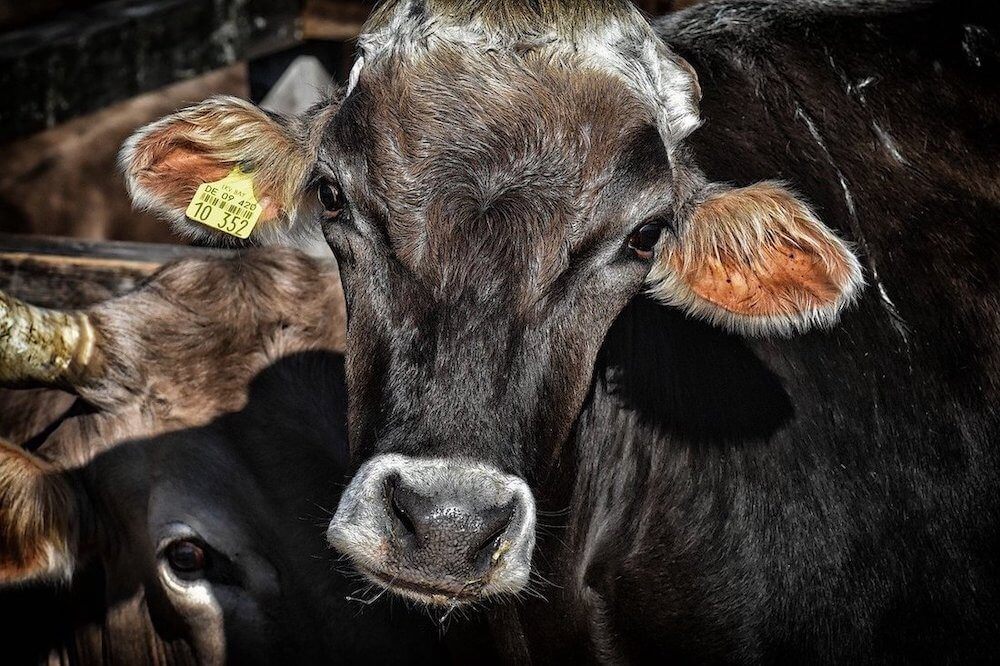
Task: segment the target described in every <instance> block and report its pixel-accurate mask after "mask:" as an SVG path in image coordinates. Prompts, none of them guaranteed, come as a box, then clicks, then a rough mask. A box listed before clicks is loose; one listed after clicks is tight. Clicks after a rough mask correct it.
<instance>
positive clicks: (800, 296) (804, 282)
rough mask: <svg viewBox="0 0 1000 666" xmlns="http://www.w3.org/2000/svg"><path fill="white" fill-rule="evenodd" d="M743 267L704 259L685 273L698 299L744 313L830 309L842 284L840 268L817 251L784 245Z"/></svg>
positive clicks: (730, 260) (843, 276)
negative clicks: (827, 261)
mask: <svg viewBox="0 0 1000 666" xmlns="http://www.w3.org/2000/svg"><path fill="white" fill-rule="evenodd" d="M760 259H761V260H760V262H759V263H757V264H755V265H747V264H745V263H743V262H740V261H738V260H734V258H733V257H732V256H727V255H725V254H722V255H720V256H718V257H709V258H707V260H705V261H703V262H702V263H701V264H700V265H697V266H693V267H692V268H691V270H689V271H688V273H687V275H686V282H687V283H688V286H689V287H690V288H691V290H692V291H694V292H695V293H696V294H697V295H698V296H699V297H701V298H703V299H704V300H706V301H708V302H709V303H712V304H714V305H717V306H718V307H720V308H723V309H724V310H726V311H727V312H731V313H733V314H738V315H744V316H764V317H773V316H781V317H787V316H795V315H796V314H798V313H799V312H802V311H811V310H818V309H822V308H826V307H829V306H830V305H832V304H834V303H836V302H837V300H838V299H839V298H840V294H841V287H842V285H844V283H845V282H846V273H845V269H844V267H842V266H841V267H840V268H838V267H836V266H833V267H831V266H828V265H827V264H826V261H825V260H824V259H823V258H822V257H821V256H819V255H818V254H816V253H814V252H812V251H807V250H803V249H801V248H797V247H794V246H791V245H788V244H781V245H777V246H775V247H773V248H768V249H767V250H766V251H764V252H762V253H761V257H760Z"/></svg>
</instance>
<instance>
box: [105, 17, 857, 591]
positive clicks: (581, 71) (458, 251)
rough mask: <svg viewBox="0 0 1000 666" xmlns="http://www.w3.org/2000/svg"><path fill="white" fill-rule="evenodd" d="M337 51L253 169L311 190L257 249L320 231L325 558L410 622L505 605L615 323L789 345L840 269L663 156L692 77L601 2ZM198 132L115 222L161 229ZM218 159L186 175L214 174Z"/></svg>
mask: <svg viewBox="0 0 1000 666" xmlns="http://www.w3.org/2000/svg"><path fill="white" fill-rule="evenodd" d="M360 45H361V51H362V54H361V56H360V57H359V59H358V61H357V64H356V66H355V68H354V70H353V72H352V75H351V80H350V83H349V86H348V89H347V90H346V92H345V93H344V95H342V96H341V97H340V98H338V100H337V101H336V102H335V103H331V104H329V105H327V106H326V107H325V108H324V109H322V110H319V111H317V112H316V113H313V114H311V116H310V117H309V118H307V119H303V120H299V121H295V122H292V121H281V122H274V123H273V127H275V128H278V127H290V126H294V125H295V124H296V123H299V129H298V130H297V131H296V133H295V136H291V135H289V136H286V138H285V143H284V144H283V145H284V147H283V148H281V149H280V150H277V151H274V152H275V154H280V153H282V152H287V151H292V152H295V154H296V155H297V157H296V160H297V161H298V162H300V163H303V164H304V163H305V162H306V161H309V162H310V163H311V165H312V166H311V167H297V172H301V174H302V175H301V176H297V180H296V182H297V183H299V186H298V187H297V189H295V191H294V193H289V194H286V195H284V196H285V201H286V203H285V204H283V206H281V207H280V208H281V209H282V210H284V211H285V213H284V214H283V217H281V218H280V221H279V223H278V224H276V225H275V226H274V227H272V228H273V229H278V230H288V229H295V228H297V226H299V225H307V226H308V225H310V224H311V225H313V226H314V227H315V228H319V229H322V231H323V233H324V235H325V237H326V239H327V241H328V243H329V244H330V246H331V247H332V248H333V250H334V252H335V253H336V255H337V257H338V259H339V260H340V266H341V273H342V279H343V282H344V287H345V292H346V296H347V300H348V309H349V313H350V317H349V324H348V326H349V328H348V353H347V368H348V383H349V390H350V394H351V403H350V436H351V444H352V448H353V450H354V452H355V454H356V455H357V456H358V458H359V459H360V460H363V461H365V462H364V464H363V465H362V466H361V467H360V469H359V471H358V473H357V474H356V476H355V477H354V480H353V481H352V483H351V485H350V486H349V487H348V489H347V491H346V492H345V494H344V497H343V499H342V500H341V502H340V506H339V509H338V511H337V514H336V516H335V517H334V519H333V521H332V522H331V525H330V529H329V533H328V534H329V538H330V541H331V542H332V543H333V544H334V545H336V546H337V548H339V549H340V550H341V551H343V552H344V553H346V554H347V555H349V556H350V558H351V559H352V560H353V561H354V562H355V564H356V565H357V567H358V568H359V569H360V570H361V571H363V572H364V573H365V574H367V575H368V576H370V577H371V578H372V579H373V580H376V581H378V582H380V583H381V584H383V585H386V586H388V587H391V588H392V589H394V590H396V591H397V592H400V593H402V594H405V595H408V596H411V597H413V598H416V599H419V600H422V601H427V602H431V603H458V602H461V601H465V600H471V599H477V598H482V597H485V596H490V595H494V594H500V593H505V592H516V591H518V590H520V589H522V588H523V587H524V586H525V585H526V583H527V581H528V576H529V571H530V558H531V551H532V548H533V542H534V541H533V540H534V536H533V535H534V502H533V499H532V492H531V487H532V486H533V485H535V484H537V483H539V482H540V480H541V479H542V478H543V475H544V471H545V469H546V467H547V466H548V465H550V464H551V463H553V462H554V461H556V460H557V459H558V454H559V452H560V450H561V447H562V445H563V443H564V442H565V441H566V439H567V438H568V436H569V433H570V431H571V429H572V425H573V422H574V419H575V418H576V415H577V414H578V413H579V410H580V408H581V404H582V402H583V400H584V399H585V396H586V392H587V388H588V386H589V383H590V378H591V373H592V368H593V364H594V359H595V356H596V354H597V351H598V349H599V348H600V346H601V343H602V341H603V338H604V336H605V334H606V331H607V330H608V327H609V326H610V324H611V322H612V321H613V320H614V318H615V317H616V316H617V315H618V314H619V312H620V311H621V310H622V308H623V307H624V306H625V305H626V304H627V303H628V302H629V300H630V299H632V298H633V297H634V296H635V295H637V294H639V293H641V292H644V291H645V292H648V293H650V294H652V295H653V296H654V297H656V298H658V299H659V300H661V301H663V302H664V303H666V304H669V305H673V306H677V307H681V308H683V309H685V310H686V311H688V312H689V313H691V314H692V315H695V316H700V317H703V318H706V319H708V320H710V321H712V322H715V323H717V324H719V325H722V326H724V327H727V328H729V329H730V330H733V331H736V332H739V333H744V334H768V333H789V332H793V331H797V330H802V329H806V328H808V327H810V326H812V325H816V324H820V325H824V324H829V323H831V322H832V321H834V319H835V318H836V315H837V313H838V312H839V310H840V309H841V307H843V305H844V304H845V303H847V302H849V301H850V300H851V298H852V297H853V294H854V292H855V290H856V287H857V286H858V285H859V284H860V281H861V278H860V271H859V267H858V264H857V261H856V260H855V258H854V257H853V255H852V254H851V253H850V252H849V251H848V249H847V248H846V247H845V246H844V244H843V243H842V242H841V241H840V240H839V239H838V238H837V237H836V236H834V235H833V234H832V233H831V232H830V231H829V230H827V229H826V228H825V227H824V226H823V225H822V224H821V223H820V222H819V221H818V220H817V219H816V217H815V216H814V214H813V213H812V211H811V210H810V209H809V207H808V206H807V205H805V204H804V203H802V202H801V201H799V200H798V199H796V198H795V197H794V196H793V195H792V194H791V193H789V192H788V191H787V190H785V189H784V188H783V187H781V186H780V185H777V184H773V183H762V184H758V185H756V186H752V187H749V188H742V189H733V188H729V187H725V186H721V185H713V184H710V183H706V182H705V180H704V178H703V177H702V176H701V174H700V173H699V172H698V170H697V168H696V167H695V166H694V165H693V164H691V163H690V159H689V158H688V156H687V151H686V150H685V146H684V139H685V138H686V137H687V135H688V134H689V133H690V132H691V131H692V130H693V129H694V128H695V127H696V126H697V125H698V123H699V119H698V115H697V107H696V104H697V100H698V98H699V95H700V92H699V90H698V85H697V82H696V79H695V77H694V74H693V72H692V70H691V69H690V67H689V66H688V65H687V64H686V63H685V62H684V61H683V60H681V59H680V58H679V57H677V56H676V55H675V54H673V53H672V52H671V51H670V50H669V48H668V47H667V46H666V45H664V44H662V43H661V42H660V41H659V40H658V39H657V38H656V37H655V35H654V34H653V33H652V31H651V29H650V27H649V25H648V24H647V23H646V22H645V21H644V20H643V19H642V17H641V16H639V15H638V13H637V12H636V11H635V10H634V8H632V7H631V6H630V5H627V4H626V3H615V2H612V3H589V2H582V3H576V2H574V3H569V2H558V1H552V2H533V3H527V2H524V3H521V2H515V1H513V0H511V1H509V2H499V3H485V5H480V4H478V3H471V2H469V3H466V2H457V3H443V2H434V1H431V2H421V1H419V0H413V1H400V2H391V3H387V4H386V5H384V6H383V7H382V9H380V11H379V13H377V15H376V16H375V17H374V18H373V19H372V20H371V21H370V23H369V25H368V26H367V28H366V31H365V34H364V35H363V36H362V38H361V40H360ZM219 103H220V102H214V103H212V104H219ZM206 108H207V107H206ZM233 108H234V110H236V111H238V112H240V113H246V112H245V111H243V110H240V109H239V108H237V106H236V105H235V104H233ZM240 108H242V107H240ZM185 113H186V114H188V116H185V115H184V114H185ZM199 113H201V112H200V111H199V110H198V108H197V107H196V108H195V109H193V110H190V111H187V112H182V114H181V115H179V116H177V117H176V120H175V121H171V120H170V119H168V120H166V121H163V122H162V123H160V124H157V125H154V126H153V127H152V128H150V129H149V130H145V131H144V132H142V133H140V134H139V135H138V138H137V139H136V140H135V141H133V142H132V143H131V144H130V146H129V147H128V148H127V151H126V153H125V159H124V161H125V165H126V172H127V174H128V177H129V180H130V182H131V183H132V188H133V191H136V192H140V193H141V196H140V198H139V200H140V201H143V200H144V199H143V197H147V196H152V197H153V200H154V201H155V203H154V204H151V205H153V206H154V207H163V208H168V209H169V210H170V211H171V212H170V215H172V216H173V219H178V220H179V218H177V214H178V212H179V209H178V208H177V207H176V206H174V207H172V208H171V207H170V206H169V205H168V204H167V203H165V202H167V201H169V197H170V196H173V194H172V193H173V192H176V191H179V188H178V186H176V185H173V186H171V185H170V181H169V180H167V179H163V178H160V177H159V174H160V173H161V172H162V171H163V170H164V169H171V170H179V169H182V168H183V164H184V162H185V160H177V159H174V158H173V157H171V156H172V155H173V153H172V151H173V150H175V148H174V147H175V146H181V147H182V148H183V149H184V150H187V151H192V150H193V149H192V148H191V146H192V145H193V144H192V143H191V142H190V141H189V140H188V139H187V138H184V137H186V136H189V135H191V131H192V130H189V125H190V123H189V122H188V121H186V120H185V118H186V117H188V118H190V117H195V116H198V114H199ZM202 122H207V123H208V124H209V125H210V126H211V127H212V128H215V127H221V126H222V125H221V124H220V123H217V122H216V123H211V122H208V121H202V120H199V121H197V123H196V124H198V123H202ZM214 131H215V130H214V129H210V130H208V131H207V134H212V133H213V132H214ZM198 132H199V133H201V134H206V132H205V131H202V130H200V129H199V130H198ZM227 136H228V135H227V134H225V133H223V135H222V136H221V137H219V138H218V139H212V140H211V141H205V142H204V144H205V145H206V146H207V148H201V149H199V150H198V151H196V152H197V159H209V160H210V161H211V160H214V161H211V163H212V164H214V165H216V166H215V168H216V169H223V170H224V169H225V166H226V159H227V157H226V156H228V155H231V154H232V151H231V150H230V147H226V146H227V143H226V142H227V141H228V139H227V138H226V137H227ZM213 146H219V147H213ZM289 146H297V148H295V149H293V148H290V147H289ZM179 149H180V148H178V150H179ZM227 151H229V152H227ZM296 151H297V152H296ZM206 155H207V156H208V157H205V156H206ZM136 156H138V157H136ZM186 159H187V158H186ZM228 159H229V161H230V162H231V161H232V158H231V157H230V158H228ZM261 164H262V169H263V172H262V181H261V182H262V183H263V185H262V187H263V188H264V190H266V191H269V192H277V191H278V189H279V188H276V187H274V186H273V185H271V184H270V183H271V181H272V180H273V178H272V176H271V175H269V174H270V173H271V172H276V171H277V170H276V169H275V168H274V167H272V166H270V163H269V162H267V161H266V160H265V161H263V162H261ZM165 165H166V166H165ZM177 180H178V181H183V182H184V188H186V189H185V190H184V191H185V192H193V190H194V188H195V187H196V186H197V181H196V180H191V179H187V180H184V179H183V178H178V179H177ZM157 188H163V189H161V190H157ZM155 191H159V192H160V194H158V195H149V194H148V193H150V192H155ZM312 197H315V199H314V200H313V202H312V203H310V199H312ZM176 198H177V199H178V200H180V199H183V196H178V197H176ZM185 224H187V226H186V228H190V223H185ZM269 233H272V234H273V233H278V232H269ZM282 233H286V234H287V233H288V232H287V231H282ZM266 239H267V238H266V237H265V238H264V240H266Z"/></svg>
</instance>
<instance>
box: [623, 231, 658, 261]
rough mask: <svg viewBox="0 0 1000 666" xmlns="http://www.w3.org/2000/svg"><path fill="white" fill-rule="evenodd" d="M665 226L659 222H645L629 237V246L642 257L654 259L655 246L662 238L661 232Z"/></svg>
mask: <svg viewBox="0 0 1000 666" xmlns="http://www.w3.org/2000/svg"><path fill="white" fill-rule="evenodd" d="M661 231H663V227H662V226H661V225H659V224H644V225H642V226H641V227H639V228H638V229H636V230H635V231H633V232H632V233H631V234H630V235H629V237H628V247H629V249H630V250H632V252H634V253H635V255H636V256H637V257H639V258H640V259H652V258H653V248H654V247H656V241H658V240H660V232H661Z"/></svg>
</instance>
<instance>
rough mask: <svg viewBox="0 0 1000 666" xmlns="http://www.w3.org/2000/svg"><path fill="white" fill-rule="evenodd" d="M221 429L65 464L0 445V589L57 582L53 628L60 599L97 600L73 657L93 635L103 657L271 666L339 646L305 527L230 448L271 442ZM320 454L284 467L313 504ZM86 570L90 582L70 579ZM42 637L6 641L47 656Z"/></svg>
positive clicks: (320, 483)
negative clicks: (60, 590) (99, 585)
mask: <svg viewBox="0 0 1000 666" xmlns="http://www.w3.org/2000/svg"><path fill="white" fill-rule="evenodd" d="M70 425H72V424H70ZM220 425H221V424H220ZM232 426H233V424H232V423H230V424H226V425H225V426H222V427H220V428H216V427H211V428H203V429H197V430H192V431H185V432H183V433H176V434H171V435H164V436H161V437H158V438H154V439H151V440H146V441H136V442H130V443H122V444H120V445H119V446H116V447H114V448H113V449H111V450H109V451H107V452H105V453H103V454H101V455H99V456H98V457H96V458H95V459H94V460H92V461H91V462H90V463H88V464H87V465H86V466H85V467H82V468H76V469H71V470H60V469H57V468H56V467H55V466H53V465H51V464H49V463H47V462H45V461H44V460H43V459H42V458H37V457H35V456H32V455H31V454H29V453H26V452H24V451H22V450H21V449H18V448H15V447H12V446H9V445H6V444H0V476H2V477H3V479H4V487H3V490H2V491H0V494H2V495H3V499H4V504H3V510H0V525H2V526H3V527H4V528H5V531H4V535H5V539H4V541H5V543H4V544H3V545H4V555H5V557H4V559H3V562H0V583H3V584H7V585H10V584H12V583H16V584H19V585H20V586H25V585H35V586H36V587H37V586H38V585H39V584H46V583H50V582H53V581H56V582H60V583H62V584H63V585H70V587H69V588H68V589H69V590H72V592H67V593H66V594H67V598H66V599H65V601H64V602H61V603H58V604H53V607H50V609H49V613H48V615H49V616H50V617H51V621H53V622H55V623H59V619H58V618H60V616H61V615H62V613H63V612H64V611H62V610H61V607H62V606H65V607H66V608H71V607H74V606H77V607H79V606H84V607H103V608H104V609H105V610H104V617H103V618H102V619H95V620H88V621H84V622H78V623H74V624H75V626H73V627H72V630H71V631H72V632H73V633H74V634H75V636H76V639H75V640H74V642H75V643H76V644H77V646H78V647H77V648H76V649H77V650H79V653H78V658H79V660H80V661H81V662H83V663H91V662H98V661H100V660H101V654H100V652H99V650H95V648H94V645H93V643H92V638H93V636H94V635H95V634H103V635H104V636H105V640H106V641H107V643H106V646H107V649H108V650H109V655H110V661H111V662H112V663H138V662H143V661H146V660H147V659H150V658H152V655H158V654H170V655H172V658H173V659H174V661H176V663H202V664H222V663H226V662H227V661H229V662H234V663H274V662H277V661H287V660H295V659H302V658H303V657H304V656H307V657H306V659H305V660H306V661H309V660H318V659H320V657H322V656H323V655H324V654H326V655H329V654H337V653H342V652H343V650H342V649H337V648H338V647H340V646H337V645H336V643H337V636H338V629H339V628H338V627H337V626H336V624H335V623H333V624H332V626H331V624H330V623H329V621H330V620H331V619H332V616H335V615H336V606H337V604H338V603H339V600H341V599H342V598H343V596H344V593H345V591H344V590H336V589H335V588H336V587H337V583H336V582H335V581H333V580H331V578H330V575H329V570H330V565H331V563H330V561H329V560H328V559H326V558H324V557H323V555H324V550H325V548H324V543H323V541H322V539H321V538H319V534H318V530H316V529H315V528H314V527H313V526H312V525H309V524H308V523H303V520H302V517H303V516H302V515H296V514H295V510H294V509H293V508H292V506H293V505H291V504H285V505H284V506H282V504H281V502H280V498H278V497H276V496H275V493H274V487H276V486H277V485H278V483H277V479H275V483H274V484H273V487H269V485H272V484H268V483H267V478H266V475H265V478H264V481H265V482H264V483H260V482H259V481H258V480H259V479H260V478H261V475H260V471H261V470H259V469H256V470H255V469H254V464H253V461H252V455H251V456H250V457H249V458H250V460H248V456H247V452H246V451H244V450H241V447H242V446H246V445H249V446H252V447H253V446H257V447H260V446H271V445H273V444H272V443H271V442H264V441H260V442H258V443H255V442H253V441H252V436H251V439H250V441H247V440H242V441H239V442H235V441H233V440H232V439H231V437H232V433H233V431H232V430H231V429H230V430H228V431H227V428H232ZM320 451H322V449H319V450H317V449H313V450H311V456H310V459H309V461H308V463H304V461H301V460H300V461H299V462H293V463H292V464H291V468H292V470H293V471H294V472H295V475H294V476H293V477H292V478H294V479H296V484H297V486H298V492H299V493H301V494H302V496H303V498H305V497H306V496H309V497H311V500H309V501H315V502H317V503H322V502H324V501H327V502H330V501H332V500H334V498H333V497H332V496H331V494H330V492H329V487H330V484H329V476H328V475H327V476H326V477H325V478H322V479H321V478H320V476H319V472H320V471H321V470H325V471H326V472H330V473H335V472H336V467H335V466H332V465H331V464H330V462H331V460H330V459H331V456H329V455H328V456H326V458H327V460H325V461H324V457H323V456H322V455H317V453H318V452H320ZM286 463H287V461H286ZM313 474H315V476H314V475H313ZM306 479H307V480H306ZM304 480H305V483H303V481H304ZM282 481H285V482H287V481H286V480H284V479H282ZM310 482H312V483H315V485H312V486H310V485H309V484H310ZM305 515H313V516H314V517H315V516H316V514H315V512H314V513H313V514H305ZM9 526H14V527H15V528H16V529H13V530H7V529H6V528H8V527H9ZM324 560H326V561H324ZM95 577H97V578H100V579H103V580H104V581H105V584H104V589H102V590H87V591H81V589H80V586H79V585H72V582H73V581H79V580H87V579H93V578H95ZM0 587H2V586H0ZM332 600H337V601H334V602H333V603H331V601H332ZM331 607H332V608H331ZM66 612H68V611H66ZM344 615H346V612H345V613H344ZM97 617H100V615H98V616H97ZM49 631H51V627H48V628H46V629H38V628H36V629H33V630H32V629H30V628H28V629H27V631H26V632H25V633H22V634H21V635H20V636H17V642H16V643H14V644H13V645H9V646H8V648H9V649H12V650H14V651H15V652H14V653H15V654H18V653H19V651H25V652H34V651H38V652H39V653H45V652H47V651H49V650H57V651H58V650H59V649H60V648H59V647H58V644H53V643H51V642H47V641H46V640H45V638H44V635H45V634H47V633H48V632H49ZM53 633H54V632H53ZM36 636H37V638H36ZM97 645H98V646H99V645H100V644H99V643H98V644H97ZM351 648H353V646H350V647H349V648H348V649H351ZM28 656H29V655H27V654H26V655H25V657H28ZM30 656H35V655H30Z"/></svg>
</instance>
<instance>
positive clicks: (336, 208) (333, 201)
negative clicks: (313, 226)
mask: <svg viewBox="0 0 1000 666" xmlns="http://www.w3.org/2000/svg"><path fill="white" fill-rule="evenodd" d="M316 196H318V197H319V202H320V203H321V204H323V210H324V212H325V214H326V216H327V217H336V216H337V215H339V214H340V212H341V211H342V210H344V194H343V193H342V192H341V191H340V187H339V186H338V185H337V184H336V183H332V182H330V181H328V180H324V181H323V182H321V183H320V184H319V187H318V188H317V190H316Z"/></svg>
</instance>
